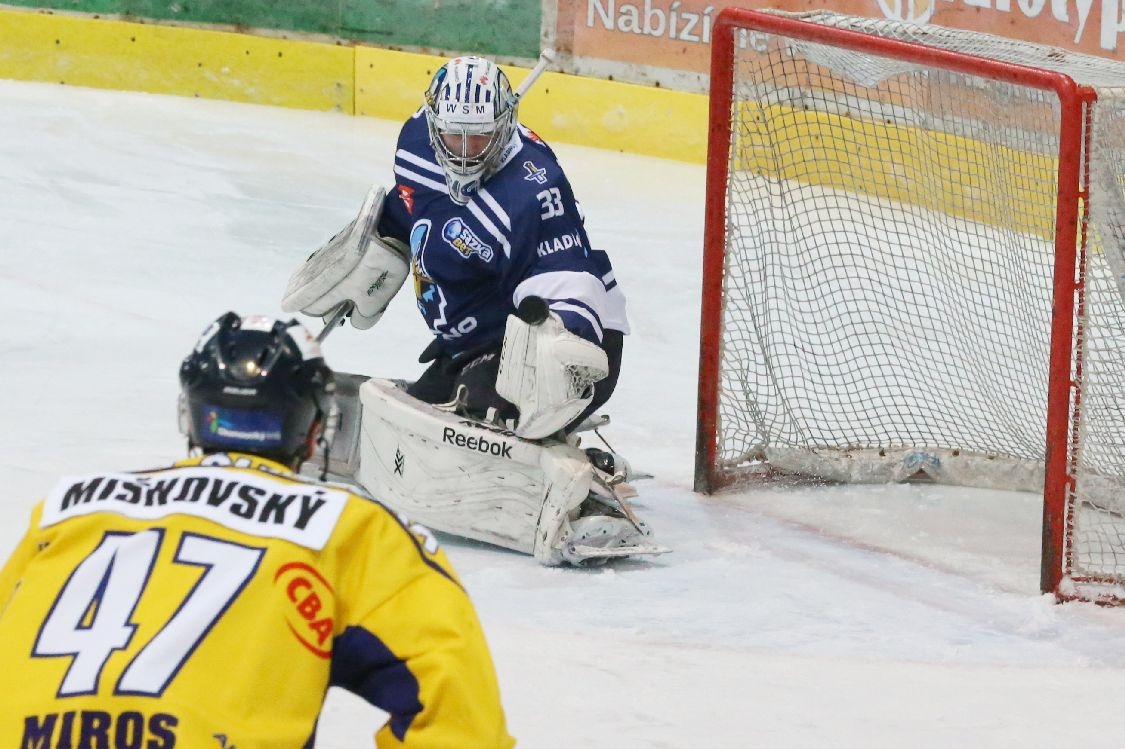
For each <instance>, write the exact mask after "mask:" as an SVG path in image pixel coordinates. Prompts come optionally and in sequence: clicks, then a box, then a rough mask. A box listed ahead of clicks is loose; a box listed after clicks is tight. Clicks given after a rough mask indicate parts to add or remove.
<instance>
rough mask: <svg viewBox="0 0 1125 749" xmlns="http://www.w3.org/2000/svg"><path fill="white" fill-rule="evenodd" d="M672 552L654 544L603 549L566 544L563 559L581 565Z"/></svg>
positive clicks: (665, 547)
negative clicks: (596, 561)
mask: <svg viewBox="0 0 1125 749" xmlns="http://www.w3.org/2000/svg"><path fill="white" fill-rule="evenodd" d="M671 551H672V550H671V549H670V548H668V547H667V546H658V545H656V544H634V545H628V546H614V547H612V548H608V549H607V548H603V547H601V546H589V545H587V544H567V546H566V549H565V551H564V552H563V559H565V560H566V561H568V562H570V563H571V564H579V565H580V564H583V563H586V562H590V561H595V560H609V559H621V558H624V557H635V556H657V555H660V554H668V553H669V552H671Z"/></svg>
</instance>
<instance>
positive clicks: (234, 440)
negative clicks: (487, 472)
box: [0, 313, 515, 749]
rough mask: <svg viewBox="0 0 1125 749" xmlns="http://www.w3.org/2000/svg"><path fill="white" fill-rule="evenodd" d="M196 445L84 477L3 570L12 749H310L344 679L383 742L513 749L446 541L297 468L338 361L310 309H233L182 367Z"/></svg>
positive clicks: (0, 600)
mask: <svg viewBox="0 0 1125 749" xmlns="http://www.w3.org/2000/svg"><path fill="white" fill-rule="evenodd" d="M180 380H181V383H182V386H183V387H182V395H181V426H182V427H183V428H184V429H185V431H186V432H187V433H188V435H189V442H190V444H191V446H192V448H193V453H194V454H195V457H193V458H191V459H189V460H185V461H182V462H180V463H177V464H175V465H174V466H171V467H168V468H162V469H156V470H145V471H139V472H133V473H126V472H104V473H97V474H92V475H86V476H73V477H69V478H65V479H63V480H61V481H60V482H59V483H58V485H57V486H56V487H55V488H54V489H53V490H52V491H51V492H50V493H49V494H48V495H47V496H46V497H45V498H44V499H43V500H42V501H41V502H40V503H39V504H37V505H36V507H35V509H34V511H33V513H32V517H31V524H30V528H29V530H28V531H27V534H26V535H25V537H24V538H23V540H22V541H21V542H20V544H19V546H18V547H17V548H16V550H15V551H14V553H13V555H12V556H11V558H10V559H9V560H8V562H7V564H6V565H5V567H4V568H3V571H2V572H0V694H2V695H3V697H2V698H0V700H2V706H0V746H4V747H20V748H21V749H171V748H172V747H180V748H181V749H208V748H212V749H235V748H237V749H255V748H256V747H261V748H265V747H269V748H270V749H301V748H302V747H311V746H312V745H313V738H314V735H315V728H316V723H317V719H318V716H319V715H320V711H321V706H322V703H323V700H324V697H325V693H326V691H327V689H328V687H329V686H338V687H341V688H343V689H346V690H348V691H350V692H353V693H355V694H357V695H359V696H360V697H362V698H364V699H365V700H367V701H368V702H370V703H372V704H373V705H375V706H377V707H379V708H381V709H383V710H385V711H386V712H387V713H388V714H389V716H390V718H389V720H388V722H387V723H386V725H385V726H383V727H382V728H381V729H380V730H379V731H378V732H377V733H376V734H375V737H374V741H375V744H376V746H378V747H418V749H422V748H423V747H433V748H437V747H442V748H446V747H449V748H453V747H458V748H464V749H468V748H471V747H479V748H481V749H493V748H504V749H506V748H507V747H511V746H513V745H514V743H515V742H514V741H513V739H512V738H511V736H509V734H508V731H507V729H506V727H505V720H504V715H503V711H502V709H501V705H500V697H499V688H498V685H497V680H496V676H495V672H494V670H493V665H492V661H491V658H490V656H489V653H488V649H487V645H486V642H485V638H484V635H483V633H482V631H481V627H480V624H479V622H478V620H477V617H476V614H475V612H474V609H473V606H472V604H471V603H470V601H469V598H468V596H467V595H466V593H465V590H464V589H463V588H462V586H461V583H460V581H459V580H458V578H457V575H456V573H455V572H454V571H453V570H452V568H451V567H450V565H449V562H448V560H447V559H446V557H445V555H444V553H443V552H442V551H441V549H439V548H438V545H437V544H436V542H435V541H434V538H433V537H432V535H430V533H429V532H428V531H427V530H426V529H425V528H423V527H421V526H418V525H415V524H411V523H410V522H409V521H408V520H407V519H405V518H401V517H397V516H396V515H395V514H394V513H393V512H391V511H390V510H388V509H387V508H385V507H384V506H383V505H381V504H378V503H377V502H374V501H372V500H370V499H367V498H364V497H360V496H357V495H355V494H353V493H351V492H349V491H348V490H346V489H343V488H340V487H338V486H335V485H329V484H323V483H320V482H317V481H314V480H311V479H308V478H305V477H302V476H298V475H297V474H296V473H295V471H296V469H297V468H298V467H299V465H300V464H301V462H302V461H303V460H304V459H306V458H307V457H309V455H310V454H311V451H312V449H313V447H314V445H315V443H316V441H317V439H318V437H319V435H320V430H321V425H322V424H323V423H324V420H325V417H326V415H327V414H328V413H329V412H330V409H331V404H332V393H333V390H334V384H333V375H332V372H331V370H330V369H329V368H328V367H327V366H326V365H325V363H324V360H323V358H322V356H321V354H320V348H319V345H318V343H317V342H316V340H315V339H314V338H313V337H312V336H311V335H309V333H308V331H307V330H306V329H305V328H303V327H302V326H300V325H299V324H298V323H296V322H295V321H291V322H280V321H274V320H272V319H269V318H261V317H247V318H240V317H239V316H238V315H236V314H234V313H228V314H227V315H224V316H223V317H221V318H219V319H218V320H216V321H215V322H214V323H213V324H212V325H211V326H210V327H209V328H208V329H207V330H206V331H204V333H203V335H202V336H201V338H200V340H199V342H198V343H197V344H196V346H195V348H194V350H193V351H192V352H191V354H190V355H189V356H188V357H187V358H186V359H185V360H184V362H183V365H182V367H181V370H180Z"/></svg>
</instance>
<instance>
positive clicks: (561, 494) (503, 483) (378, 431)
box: [356, 379, 593, 564]
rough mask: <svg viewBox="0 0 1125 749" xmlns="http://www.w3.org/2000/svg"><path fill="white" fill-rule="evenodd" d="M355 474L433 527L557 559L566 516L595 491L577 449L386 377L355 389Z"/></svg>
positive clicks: (387, 500) (376, 495)
mask: <svg viewBox="0 0 1125 749" xmlns="http://www.w3.org/2000/svg"><path fill="white" fill-rule="evenodd" d="M359 396H360V402H361V404H362V424H361V427H360V444H359V451H360V457H359V469H358V471H357V473H356V480H357V481H358V483H359V484H361V485H362V486H363V487H364V488H365V489H366V490H367V491H368V492H370V493H371V495H372V496H373V497H374V498H375V499H377V500H379V501H381V502H383V503H385V504H387V505H389V506H390V507H392V508H393V509H395V510H397V511H399V512H401V513H403V514H404V515H406V516H408V517H410V518H411V519H412V520H416V521H418V522H420V523H422V524H424V525H427V526H429V527H431V528H433V529H434V530H439V531H443V532H446V533H450V534H454V535H457V536H463V537H465V538H471V539H475V540H478V541H485V542H487V543H492V544H496V545H498V546H503V547H505V548H508V549H513V550H515V551H519V552H522V553H524V554H532V555H534V556H535V558H536V559H537V560H538V561H539V562H541V563H543V564H560V563H562V561H563V558H562V552H561V548H562V546H563V544H564V543H565V542H566V540H567V539H568V538H569V537H570V536H571V529H570V519H571V518H573V517H577V513H578V506H579V505H580V504H581V503H582V501H583V500H584V499H585V498H586V497H587V495H588V494H589V492H590V485H591V482H592V476H593V468H592V467H591V466H590V463H589V461H588V460H587V459H586V456H585V455H584V454H583V453H582V451H581V450H579V449H577V448H575V447H572V446H570V445H567V444H564V443H556V444H537V443H533V442H528V441H526V440H522V439H519V438H518V437H516V436H515V435H514V434H512V433H511V432H508V431H502V430H499V429H498V428H495V427H486V426H483V425H481V424H479V423H477V422H473V421H470V420H467V419H465V418H463V417H461V416H457V415H456V414H453V413H450V412H448V411H443V410H441V409H439V408H435V407H434V406H431V405H429V404H426V403H422V402H421V401H418V400H416V399H414V398H412V397H410V396H409V395H407V394H406V393H405V392H404V391H402V390H400V389H398V388H396V387H395V386H394V384H393V383H391V382H389V381H387V380H381V379H371V380H368V381H367V382H365V383H364V384H363V385H362V386H361V387H360V389H359Z"/></svg>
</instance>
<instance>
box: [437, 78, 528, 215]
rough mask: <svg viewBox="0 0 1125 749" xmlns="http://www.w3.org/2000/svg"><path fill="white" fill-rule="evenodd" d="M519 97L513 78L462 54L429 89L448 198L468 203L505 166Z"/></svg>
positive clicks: (439, 156) (438, 157) (438, 156)
mask: <svg viewBox="0 0 1125 749" xmlns="http://www.w3.org/2000/svg"><path fill="white" fill-rule="evenodd" d="M517 104H518V101H517V99H516V96H515V94H514V93H512V86H511V84H510V83H509V82H508V76H506V75H504V71H502V70H500V68H498V67H497V66H496V65H495V64H494V63H492V62H490V61H489V60H486V59H484V58H483V57H476V56H466V57H457V58H454V59H452V60H450V61H449V62H447V63H446V64H445V65H443V66H442V67H441V68H440V69H439V70H438V71H437V73H435V74H434V78H433V80H432V81H431V82H430V87H429V89H427V91H426V123H427V124H428V125H429V129H430V145H432V146H433V149H434V153H435V154H436V156H437V160H438V164H440V165H441V168H442V170H444V171H445V182H446V185H447V186H448V187H449V197H450V198H452V199H453V201H454V202H455V203H459V204H461V205H464V204H466V203H468V202H469V200H470V199H471V198H472V196H473V193H475V192H476V191H477V190H478V189H479V188H480V185H481V183H482V182H484V181H485V180H487V179H488V178H489V177H491V176H492V175H493V174H494V173H495V172H496V170H497V168H498V167H499V166H500V160H501V157H502V155H503V152H504V148H505V146H507V145H508V142H509V141H510V140H511V139H512V133H513V131H514V130H515V127H516V105H517Z"/></svg>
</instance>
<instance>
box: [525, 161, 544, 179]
mask: <svg viewBox="0 0 1125 749" xmlns="http://www.w3.org/2000/svg"><path fill="white" fill-rule="evenodd" d="M523 168H524V169H525V170H527V175H526V176H525V177H524V180H526V181H528V182H538V183H539V184H541V185H545V184H547V170H546V169H540V168H539V167H537V166H535V164H534V163H532V161H531V160H530V159H528V160H527V161H525V162H523Z"/></svg>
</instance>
